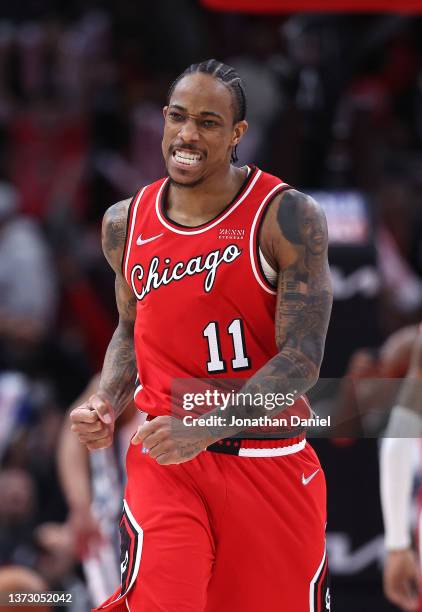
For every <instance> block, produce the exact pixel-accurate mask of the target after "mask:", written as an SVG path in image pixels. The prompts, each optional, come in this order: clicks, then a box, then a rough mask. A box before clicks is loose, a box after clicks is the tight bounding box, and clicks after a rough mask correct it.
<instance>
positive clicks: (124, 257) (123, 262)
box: [120, 191, 139, 275]
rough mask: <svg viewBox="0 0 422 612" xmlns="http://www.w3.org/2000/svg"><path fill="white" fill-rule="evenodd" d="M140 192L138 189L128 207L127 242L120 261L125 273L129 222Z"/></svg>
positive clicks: (122, 270) (121, 268)
mask: <svg viewBox="0 0 422 612" xmlns="http://www.w3.org/2000/svg"><path fill="white" fill-rule="evenodd" d="M138 193H139V191H137V192H136V193H135V195H134V196H133V197H132V199H131V201H130V202H129V206H128V209H127V215H126V232H125V244H124V247H123V252H122V261H121V262H120V270H121V272H122V274H123V275H124V273H125V271H124V268H125V259H126V251H127V248H128V235H129V224H130V220H131V215H132V209H133V203H134V201H135V198H136V196H137V195H138Z"/></svg>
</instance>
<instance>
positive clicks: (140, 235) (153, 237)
mask: <svg viewBox="0 0 422 612" xmlns="http://www.w3.org/2000/svg"><path fill="white" fill-rule="evenodd" d="M162 235H163V234H157V236H151V238H145V240H143V239H142V234H139V236H138V240H137V241H136V244H137V245H138V246H142V245H143V244H146V243H147V242H152V241H153V240H156V238H160V237H161V236H162Z"/></svg>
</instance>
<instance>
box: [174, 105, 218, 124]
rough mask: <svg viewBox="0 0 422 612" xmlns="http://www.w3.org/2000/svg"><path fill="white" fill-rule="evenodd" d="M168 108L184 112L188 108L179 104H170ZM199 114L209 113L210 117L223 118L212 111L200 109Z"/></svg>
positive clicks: (202, 115)
mask: <svg viewBox="0 0 422 612" xmlns="http://www.w3.org/2000/svg"><path fill="white" fill-rule="evenodd" d="M169 108H177V109H179V110H181V111H183V112H185V113H187V112H188V109H187V108H185V107H184V106H181V105H180V104H170V106H169ZM199 115H200V116H201V117H204V116H206V115H211V116H212V117H217V118H218V119H221V120H222V121H223V120H224V119H223V117H222V116H221V115H219V114H218V113H216V112H214V111H202V112H201V113H199Z"/></svg>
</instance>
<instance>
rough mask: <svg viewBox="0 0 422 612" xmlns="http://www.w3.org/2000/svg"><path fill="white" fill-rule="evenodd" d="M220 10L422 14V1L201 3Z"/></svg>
mask: <svg viewBox="0 0 422 612" xmlns="http://www.w3.org/2000/svg"><path fill="white" fill-rule="evenodd" d="M201 3H202V4H203V6H205V7H206V8H208V9H212V10H216V11H228V12H234V11H237V12H243V13H297V12H300V11H311V12H318V11H329V12H331V13H332V12H344V11H347V12H352V11H353V12H358V13H362V12H365V13H368V12H370V13H373V12H382V13H386V12H398V13H422V0H201Z"/></svg>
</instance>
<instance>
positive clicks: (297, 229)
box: [260, 188, 328, 264]
mask: <svg viewBox="0 0 422 612" xmlns="http://www.w3.org/2000/svg"><path fill="white" fill-rule="evenodd" d="M260 243H261V245H262V247H263V248H264V249H265V250H266V251H267V253H269V256H270V258H271V259H272V260H273V261H274V260H276V261H278V262H279V264H280V263H281V262H282V260H283V255H286V254H287V252H290V253H291V255H293V250H297V248H301V247H304V248H305V249H306V250H307V251H308V250H309V252H310V253H312V254H313V255H323V254H325V253H326V250H327V247H328V232H327V222H326V218H325V214H324V211H323V209H322V207H321V206H320V204H318V202H316V201H315V200H314V198H312V197H311V196H309V195H307V194H306V193H302V192H301V191H298V190H296V189H292V188H289V189H286V190H284V191H282V192H281V193H279V194H277V195H276V196H275V198H274V199H273V200H272V202H271V204H270V205H269V207H268V210H267V213H266V215H265V218H264V221H263V224H262V230H261V236H260ZM287 259H289V260H290V257H288V258H287ZM287 263H289V262H287Z"/></svg>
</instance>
